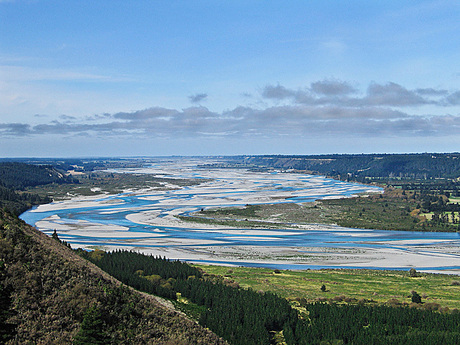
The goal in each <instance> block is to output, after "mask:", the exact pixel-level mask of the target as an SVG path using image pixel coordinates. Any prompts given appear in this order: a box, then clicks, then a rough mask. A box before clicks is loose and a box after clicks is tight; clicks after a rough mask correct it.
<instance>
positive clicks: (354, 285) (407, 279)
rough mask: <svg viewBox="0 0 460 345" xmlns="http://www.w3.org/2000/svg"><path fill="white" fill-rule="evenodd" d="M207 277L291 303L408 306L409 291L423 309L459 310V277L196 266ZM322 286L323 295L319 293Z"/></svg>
mask: <svg viewBox="0 0 460 345" xmlns="http://www.w3.org/2000/svg"><path fill="white" fill-rule="evenodd" d="M198 267H200V268H201V269H203V271H204V272H205V273H206V274H207V275H210V276H212V275H216V276H222V277H223V279H224V281H225V280H226V281H227V282H228V283H229V284H235V283H237V284H239V285H240V286H241V287H244V288H251V289H253V290H255V291H271V292H275V293H277V294H278V295H280V296H282V297H285V298H288V299H290V300H299V299H306V300H307V301H309V302H314V301H326V300H327V301H334V302H345V303H346V302H348V303H385V304H392V305H398V304H410V303H411V298H410V296H411V291H416V292H417V293H418V294H419V295H420V296H422V302H423V304H422V305H425V306H426V307H429V308H433V309H440V308H445V307H448V308H449V309H460V277H459V276H455V275H447V274H425V273H420V272H417V277H411V276H410V274H409V271H378V270H349V269H339V270H330V269H327V270H306V271H289V270H287V271H285V270H283V271H275V270H273V269H265V268H247V267H222V266H210V265H198ZM322 285H325V287H326V291H324V292H323V291H321V286H322Z"/></svg>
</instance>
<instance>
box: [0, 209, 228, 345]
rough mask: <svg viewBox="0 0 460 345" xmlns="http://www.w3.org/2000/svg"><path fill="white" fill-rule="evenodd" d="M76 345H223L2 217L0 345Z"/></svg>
mask: <svg viewBox="0 0 460 345" xmlns="http://www.w3.org/2000/svg"><path fill="white" fill-rule="evenodd" d="M91 339H93V340H91ZM94 339H96V340H97V341H98V342H96V340H94ZM74 341H75V343H76V344H77V343H78V344H90V343H97V344H171V345H172V344H224V343H225V342H224V341H222V340H221V339H220V338H218V337H217V336H216V335H214V334H213V333H211V332H210V331H208V330H205V329H204V328H202V327H201V326H199V325H198V324H196V323H195V322H193V321H190V320H188V319H186V318H185V317H183V316H182V315H180V314H178V313H177V312H175V311H172V310H170V309H168V308H166V307H164V306H163V305H161V304H160V303H159V302H158V301H157V300H155V299H154V298H153V297H152V296H148V295H145V294H141V293H139V292H136V291H134V290H132V289H130V288H127V287H125V286H123V285H122V284H121V283H119V282H118V281H117V280H115V279H114V278H112V277H110V276H109V275H107V274H106V273H104V272H103V271H101V270H100V269H99V268H97V267H96V266H94V265H93V264H91V263H89V262H88V261H86V260H85V259H83V258H81V257H79V256H78V255H76V254H75V253H74V252H73V251H72V250H70V249H69V248H67V247H66V246H64V245H62V244H61V243H60V242H59V241H56V240H54V239H52V238H50V237H48V236H46V235H45V234H43V233H41V232H39V231H37V230H35V229H34V228H32V227H30V226H29V225H27V224H25V223H24V222H22V221H21V220H19V219H18V218H16V217H14V216H12V215H10V214H9V213H8V212H5V211H0V343H6V344H26V343H31V344H71V343H73V342H74Z"/></svg>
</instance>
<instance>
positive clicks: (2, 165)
mask: <svg viewBox="0 0 460 345" xmlns="http://www.w3.org/2000/svg"><path fill="white" fill-rule="evenodd" d="M50 183H57V184H63V183H78V181H77V180H75V179H74V178H73V177H71V176H67V175H64V174H63V173H62V172H60V171H58V170H56V169H55V168H53V167H52V166H50V165H33V164H26V163H18V162H0V185H3V186H4V187H6V188H12V189H20V190H23V189H24V188H27V187H35V186H38V185H46V184H50Z"/></svg>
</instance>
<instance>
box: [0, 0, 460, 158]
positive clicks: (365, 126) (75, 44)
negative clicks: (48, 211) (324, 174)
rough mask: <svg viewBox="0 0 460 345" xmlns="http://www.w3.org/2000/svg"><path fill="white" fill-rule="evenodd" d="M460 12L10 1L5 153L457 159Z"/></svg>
mask: <svg viewBox="0 0 460 345" xmlns="http://www.w3.org/2000/svg"><path fill="white" fill-rule="evenodd" d="M459 18H460V3H459V2H458V1H374V2H372V1H338V0H337V1H270V0H265V1H247V0H246V1H239V0H233V1H216V0H212V1H211V0H209V1H194V0H187V1H185V0H183V1H171V0H170V1H135V0H134V1H116V0H115V1H98V0H95V1H81V0H79V1H74V0H66V1H45V0H43V1H42V0H0V156H6V157H24V156H26V157H31V156H40V157H56V156H58V157H59V156H61V157H64V156H139V155H224V154H225V155H228V154H318V153H370V152H388V153H390V152H453V151H459V147H460V135H459V134H460V63H459V61H460V34H459V33H460V21H459Z"/></svg>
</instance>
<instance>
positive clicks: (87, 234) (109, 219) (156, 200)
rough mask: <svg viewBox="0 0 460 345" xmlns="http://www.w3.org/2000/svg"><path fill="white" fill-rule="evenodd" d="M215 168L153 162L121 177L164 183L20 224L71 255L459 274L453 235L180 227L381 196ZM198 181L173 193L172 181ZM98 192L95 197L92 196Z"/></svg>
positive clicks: (57, 206)
mask: <svg viewBox="0 0 460 345" xmlns="http://www.w3.org/2000/svg"><path fill="white" fill-rule="evenodd" d="M210 162H211V163H213V162H214V161H209V160H203V159H192V158H187V159H179V158H178V159H163V160H162V159H159V160H158V162H156V163H155V164H151V165H149V166H147V167H145V168H141V169H120V170H116V171H114V172H117V173H127V174H129V173H136V174H152V175H153V176H155V177H161V178H168V179H169V180H168V181H169V182H163V184H162V185H161V186H156V187H149V186H139V187H138V188H135V189H130V190H125V191H124V192H123V193H120V194H115V195H114V194H108V193H101V194H98V195H96V196H91V197H86V196H74V197H70V198H69V199H67V200H62V201H56V202H53V203H50V204H46V205H40V206H38V207H35V208H33V209H31V210H29V211H27V212H25V213H23V214H22V215H21V219H23V220H24V221H26V222H27V223H29V224H31V225H33V226H35V227H36V228H37V229H39V230H41V231H42V232H44V233H46V234H48V235H51V234H52V232H53V231H54V230H56V231H57V233H58V235H59V237H60V238H61V239H62V240H65V241H67V242H68V243H70V244H71V246H72V248H78V247H80V248H84V249H94V248H100V249H103V250H115V249H127V250H136V251H140V252H144V253H149V254H153V255H161V256H166V257H168V258H171V259H181V260H185V261H189V262H201V263H210V264H221V265H237V266H258V267H272V268H281V269H316V268H372V269H402V270H408V269H410V268H412V267H415V268H416V269H417V270H421V271H429V272H443V273H452V274H458V273H459V272H460V254H459V249H460V236H459V234H457V233H436V232H410V231H385V230H367V229H351V228H343V227H339V226H335V225H324V224H291V225H290V226H289V227H286V228H285V229H284V228H281V229H280V228H276V229H272V228H267V229H261V228H255V229H253V228H243V227H241V228H240V227H224V226H220V225H208V224H201V223H195V222H185V221H182V220H180V219H179V218H177V217H176V216H178V215H187V214H189V213H191V212H194V211H197V210H200V209H207V208H214V207H229V206H244V205H246V204H251V205H255V204H273V203H299V204H300V203H306V202H312V201H315V200H319V199H328V198H343V197H352V196H356V195H358V194H361V195H362V194H364V195H366V194H369V193H381V192H382V190H381V189H380V188H378V187H373V186H367V185H361V184H356V183H347V182H342V181H336V180H332V179H328V178H325V177H321V176H313V175H306V174H299V173H289V172H253V171H249V170H246V169H223V168H213V167H212V166H211V167H208V168H202V164H206V163H210ZM188 178H193V179H201V180H202V181H203V182H202V183H200V184H195V185H190V186H179V185H176V184H175V183H174V180H175V179H188ZM95 191H96V192H97V189H95Z"/></svg>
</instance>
